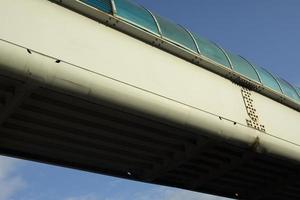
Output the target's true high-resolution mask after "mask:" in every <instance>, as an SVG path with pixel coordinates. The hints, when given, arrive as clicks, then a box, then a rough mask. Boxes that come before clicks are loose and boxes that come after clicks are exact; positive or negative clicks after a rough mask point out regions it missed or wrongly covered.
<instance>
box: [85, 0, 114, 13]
mask: <svg viewBox="0 0 300 200" xmlns="http://www.w3.org/2000/svg"><path fill="white" fill-rule="evenodd" d="M80 1H82V2H84V3H86V4H88V5H90V6H92V7H94V8H97V9H99V10H101V11H103V12H106V13H110V14H111V13H112V4H111V1H110V0H80Z"/></svg>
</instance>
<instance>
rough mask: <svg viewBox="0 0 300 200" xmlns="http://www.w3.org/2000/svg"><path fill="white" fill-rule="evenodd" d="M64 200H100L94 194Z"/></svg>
mask: <svg viewBox="0 0 300 200" xmlns="http://www.w3.org/2000/svg"><path fill="white" fill-rule="evenodd" d="M65 200H100V198H98V197H97V196H96V195H94V194H88V195H82V196H78V197H68V198H66V199H65ZM101 200H102V199H101Z"/></svg>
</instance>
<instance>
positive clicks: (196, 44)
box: [178, 24, 202, 55]
mask: <svg viewBox="0 0 300 200" xmlns="http://www.w3.org/2000/svg"><path fill="white" fill-rule="evenodd" d="M178 25H179V26H180V27H181V28H182V29H183V30H185V31H186V32H187V33H188V34H189V35H190V36H191V38H192V39H193V41H194V44H195V46H196V49H197V51H198V53H199V55H202V54H201V51H200V48H199V46H198V43H197V42H196V39H195V37H194V35H193V34H192V33H191V32H190V31H189V30H188V29H186V28H185V27H183V26H181V25H180V24H178Z"/></svg>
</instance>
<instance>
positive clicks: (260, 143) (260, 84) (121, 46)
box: [0, 0, 300, 200]
mask: <svg viewBox="0 0 300 200" xmlns="http://www.w3.org/2000/svg"><path fill="white" fill-rule="evenodd" d="M0 13H1V14H0V15H1V17H0V24H1V30H0V153H1V154H3V155H8V156H12V157H18V158H23V159H28V160H34V161H38V162H44V163H49V164H54V165H60V166H65V167H70V168H76V169H81V170H86V171H92V172H96V173H101V174H106V175H111V176H116V177H122V178H126V179H131V180H137V181H142V182H148V183H154V184H160V185H167V186H173V187H178V188H183V189H188V190H192V191H198V192H204V193H209V194H214V195H219V196H224V197H230V198H235V199H272V200H274V199H299V198H300V181H299V177H300V174H299V172H300V167H299V165H300V146H299V145H300V137H299V134H300V126H299V123H300V114H299V112H300V89H299V87H297V86H294V85H292V84H290V83H289V82H288V81H286V80H284V79H282V78H280V77H279V76H277V75H274V74H272V73H271V72H269V71H268V70H266V69H264V68H262V67H258V66H257V65H255V64H253V63H251V62H250V61H248V60H246V59H245V58H243V57H241V56H236V55H234V54H232V53H230V52H228V51H226V50H225V49H223V48H221V47H220V46H219V45H217V44H215V43H213V42H211V41H209V40H206V39H204V38H202V37H200V36H198V35H197V34H194V33H192V32H191V31H189V30H187V29H186V28H184V27H182V26H179V25H176V24H174V23H173V22H170V21H168V20H166V19H164V18H163V17H160V16H157V15H154V14H153V13H151V12H150V11H148V10H147V9H145V8H143V7H142V6H140V5H137V4H135V3H133V2H132V1H128V0H113V1H110V0H96V1H92V0H83V1H79V0H69V1H68V0H63V1H47V0H27V1H26V2H25V1H12V0H3V1H2V3H1V7H0Z"/></svg>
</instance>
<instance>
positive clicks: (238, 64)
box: [227, 52, 260, 83]
mask: <svg viewBox="0 0 300 200" xmlns="http://www.w3.org/2000/svg"><path fill="white" fill-rule="evenodd" d="M227 55H228V57H229V59H230V60H231V63H232V67H233V70H234V71H236V72H238V73H240V74H242V75H244V76H246V77H247V78H250V79H251V80H254V81H256V82H259V83H260V79H259V77H258V74H257V72H256V70H255V69H254V67H253V66H252V65H251V64H250V63H249V62H248V61H247V60H246V59H244V58H242V57H241V56H237V55H234V54H231V53H229V52H227Z"/></svg>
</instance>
